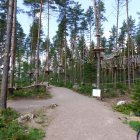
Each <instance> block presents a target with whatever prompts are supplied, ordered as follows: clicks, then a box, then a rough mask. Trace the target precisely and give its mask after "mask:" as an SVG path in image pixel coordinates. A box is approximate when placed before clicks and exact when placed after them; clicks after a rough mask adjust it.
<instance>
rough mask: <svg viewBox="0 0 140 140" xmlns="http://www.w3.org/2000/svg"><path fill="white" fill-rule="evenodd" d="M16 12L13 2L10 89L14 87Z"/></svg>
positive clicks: (15, 2) (15, 4)
mask: <svg viewBox="0 0 140 140" xmlns="http://www.w3.org/2000/svg"><path fill="white" fill-rule="evenodd" d="M16 11H17V0H14V11H13V27H12V44H11V74H10V88H13V86H14V69H15V53H16V43H15V41H16V38H15V37H16Z"/></svg>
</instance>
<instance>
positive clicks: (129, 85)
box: [126, 0, 131, 89]
mask: <svg viewBox="0 0 140 140" xmlns="http://www.w3.org/2000/svg"><path fill="white" fill-rule="evenodd" d="M126 13H127V33H128V46H127V47H128V49H127V50H128V59H127V61H128V63H127V65H128V67H127V68H128V75H127V76H128V88H129V89H130V88H131V79H130V33H129V31H130V23H129V14H128V0H126Z"/></svg>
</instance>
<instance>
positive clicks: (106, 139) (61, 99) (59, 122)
mask: <svg viewBox="0 0 140 140" xmlns="http://www.w3.org/2000/svg"><path fill="white" fill-rule="evenodd" d="M50 92H51V93H52V95H53V98H52V99H49V100H21V101H16V102H15V101H14V102H13V101H10V102H9V106H11V107H14V108H15V109H16V110H18V111H20V112H23V111H24V112H27V111H32V110H34V109H38V108H40V107H43V106H49V105H50V104H53V103H54V104H57V105H58V107H56V108H55V109H54V110H53V113H51V115H53V116H51V115H50V117H52V118H53V119H52V120H51V122H50V123H49V126H48V127H47V128H46V135H47V137H46V138H45V139H44V140H135V139H136V133H135V132H134V131H133V130H132V129H131V128H129V127H128V126H127V125H125V124H123V123H122V121H121V120H119V119H118V117H119V115H118V113H115V112H113V111H112V110H111V109H110V108H109V107H107V106H105V104H104V103H103V102H99V101H97V100H96V99H93V98H89V97H85V96H82V95H80V94H77V93H75V92H73V91H71V90H69V89H66V88H59V87H52V88H51V89H50Z"/></svg>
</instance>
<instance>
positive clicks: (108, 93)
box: [102, 88, 117, 98]
mask: <svg viewBox="0 0 140 140" xmlns="http://www.w3.org/2000/svg"><path fill="white" fill-rule="evenodd" d="M116 96H117V94H116V90H114V89H113V88H108V89H106V90H104V91H103V92H102V97H103V98H112V97H116Z"/></svg>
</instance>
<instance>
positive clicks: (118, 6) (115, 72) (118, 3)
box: [114, 0, 120, 88]
mask: <svg viewBox="0 0 140 140" xmlns="http://www.w3.org/2000/svg"><path fill="white" fill-rule="evenodd" d="M119 12H120V0H118V1H117V24H116V42H115V49H116V50H115V57H114V59H115V66H114V68H115V69H114V87H115V88H116V81H117V57H118V54H117V45H118V24H119Z"/></svg>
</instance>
